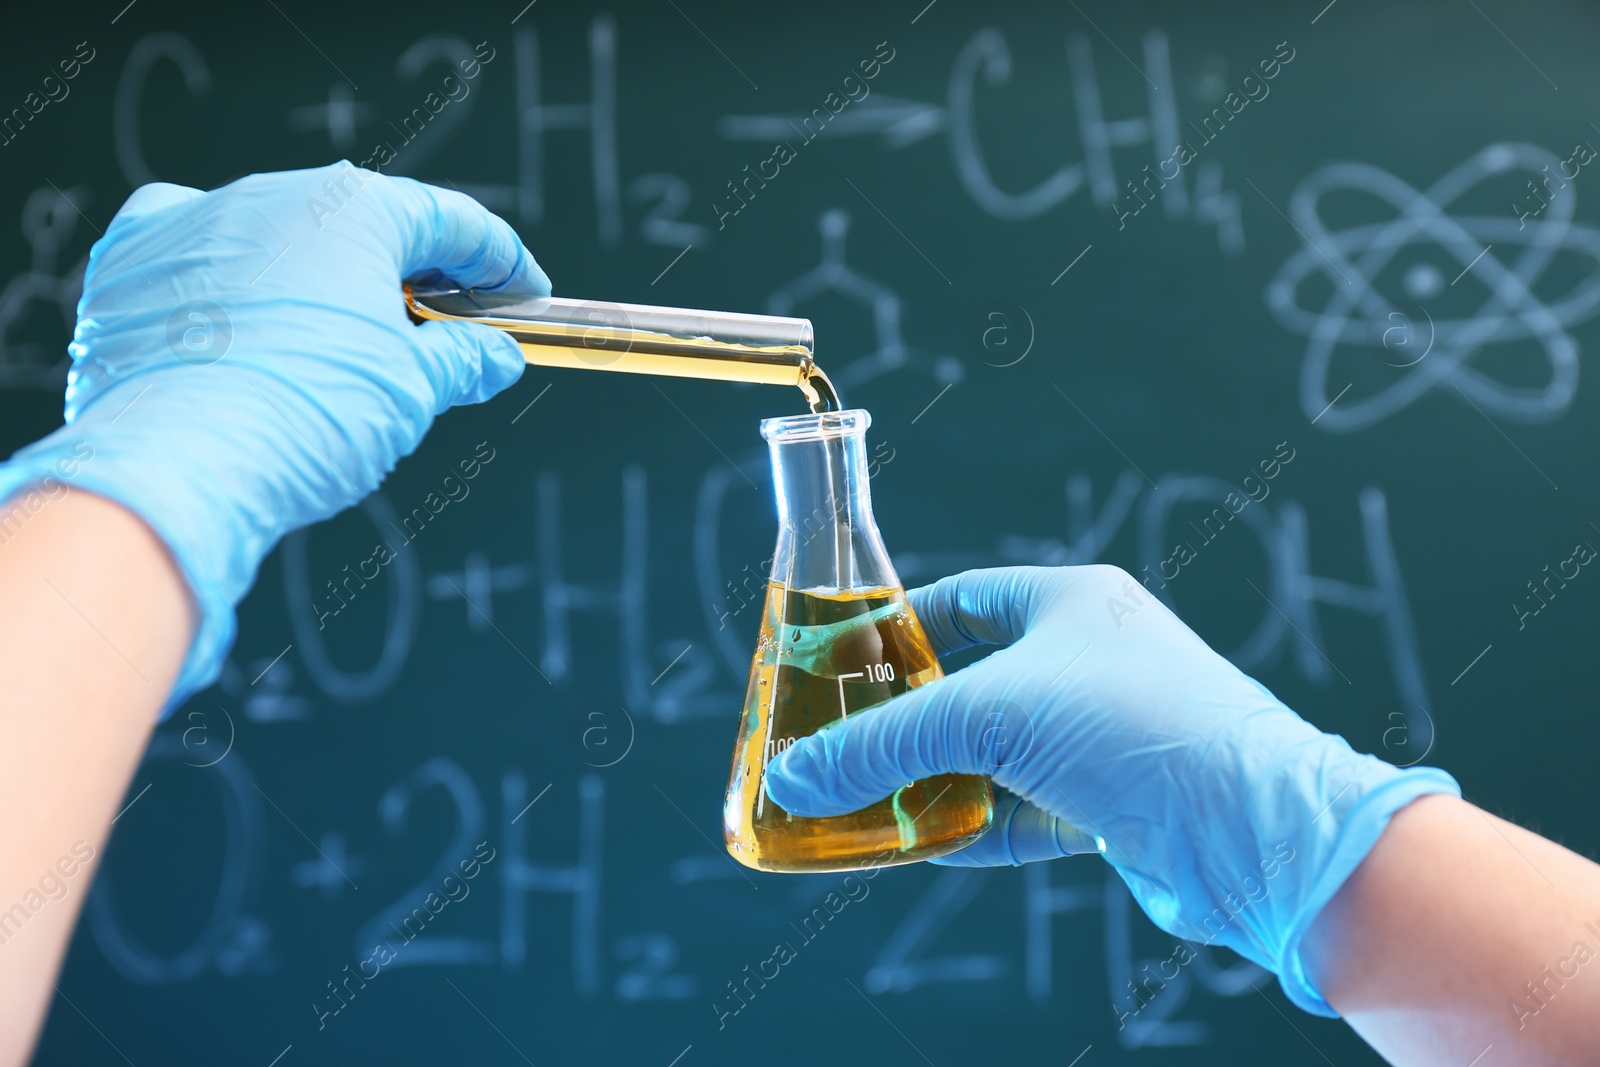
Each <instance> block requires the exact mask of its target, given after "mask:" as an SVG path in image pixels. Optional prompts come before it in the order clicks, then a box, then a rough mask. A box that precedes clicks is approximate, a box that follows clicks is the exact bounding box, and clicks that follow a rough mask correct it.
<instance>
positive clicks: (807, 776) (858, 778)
mask: <svg viewBox="0 0 1600 1067" xmlns="http://www.w3.org/2000/svg"><path fill="white" fill-rule="evenodd" d="M960 690H961V686H960V684H959V680H958V679H954V678H943V679H940V680H938V681H935V682H930V683H929V684H927V685H925V686H921V687H920V688H917V689H913V690H911V691H910V692H909V693H902V694H901V695H900V696H897V697H895V698H894V699H893V700H890V701H888V702H887V703H884V704H882V705H880V706H878V707H876V708H868V709H867V710H865V711H859V712H856V713H855V714H853V715H851V716H850V717H849V718H847V719H845V720H844V721H842V722H839V723H837V724H836V725H833V726H829V727H827V728H825V729H823V730H820V731H818V732H817V733H814V734H811V735H810V736H809V737H803V738H801V739H800V740H798V741H796V742H795V743H794V744H793V745H791V746H789V748H788V749H786V750H785V751H784V752H783V753H781V754H780V755H778V756H777V757H775V758H774V759H773V760H772V762H771V763H769V764H768V765H767V796H768V797H770V798H771V799H772V800H774V801H776V802H777V803H778V805H779V806H780V807H782V808H783V809H784V810H785V811H788V812H789V813H791V814H793V815H799V816H803V817H807V818H816V817H820V816H824V815H840V814H843V813H844V812H847V811H857V810H859V809H861V808H864V807H866V806H867V805H868V804H871V803H873V802H874V801H878V800H882V799H883V798H884V797H886V796H888V795H889V794H890V793H893V792H894V791H895V790H896V789H899V788H900V787H901V786H903V785H906V784H908V783H910V782H913V781H916V780H917V779H919V778H926V777H928V776H929V775H934V774H946V773H966V774H984V773H987V772H988V771H990V770H992V769H993V767H994V765H995V760H994V758H993V756H992V754H991V753H989V752H988V751H987V749H986V746H988V747H992V739H986V738H985V736H984V734H985V724H984V722H983V720H982V717H981V716H976V715H973V714H971V713H970V712H969V711H968V710H967V708H966V705H965V704H964V702H962V701H960V700H958V699H955V698H956V697H957V696H958V694H959V692H960Z"/></svg>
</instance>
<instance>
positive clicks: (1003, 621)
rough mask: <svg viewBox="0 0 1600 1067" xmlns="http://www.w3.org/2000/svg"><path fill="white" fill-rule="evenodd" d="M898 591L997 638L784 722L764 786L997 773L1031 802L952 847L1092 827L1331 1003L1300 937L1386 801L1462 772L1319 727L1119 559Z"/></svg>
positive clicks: (941, 621)
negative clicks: (845, 712) (786, 741)
mask: <svg viewBox="0 0 1600 1067" xmlns="http://www.w3.org/2000/svg"><path fill="white" fill-rule="evenodd" d="M910 598H911V604H912V608H913V610H915V611H916V613H917V616H918V618H920V619H921V621H922V625H923V627H924V628H925V629H926V630H927V632H928V635H929V637H930V639H931V640H932V641H933V644H934V648H935V651H936V652H938V653H939V654H941V655H942V654H945V653H948V652H953V651H956V650H958V649H962V648H966V647H968V646H971V645H977V644H999V645H1007V646H1009V647H1007V648H1004V649H1001V650H1000V651H998V652H995V653H994V654H993V655H991V656H989V657H987V658H985V659H983V660H981V661H979V662H978V663H975V664H973V665H972V666H970V667H967V668H965V669H964V670H960V671H957V672H956V673H954V674H952V675H950V676H949V677H947V678H944V679H942V680H940V681H936V682H932V683H930V684H928V685H926V686H923V687H922V688H920V689H915V690H912V691H911V692H910V693H907V694H905V695H903V696H900V697H897V698H895V699H894V700H892V701H889V702H887V703H885V704H883V705H882V706H880V707H877V708H873V709H870V710H867V711H863V712H860V713H858V714H854V715H851V716H850V718H849V719H848V720H847V721H845V722H842V723H839V724H837V725H835V726H831V727H829V728H827V729H825V730H823V731H821V732H819V733H817V734H813V735H812V736H810V737H807V738H804V739H802V740H800V741H797V742H795V744H794V745H793V746H792V747H790V748H789V749H788V750H787V751H786V752H784V753H783V754H781V755H780V756H778V757H777V758H775V759H774V760H773V761H772V762H771V764H769V765H768V767H767V795H768V796H770V797H771V798H772V799H773V800H774V801H776V802H777V803H778V804H780V805H781V806H782V807H783V808H784V809H786V810H787V811H790V812H792V813H794V814H796V815H801V816H822V815H836V814H840V813H843V812H847V811H854V810H856V809H858V808H861V807H864V806H865V805H867V804H869V803H871V802H873V801H876V800H879V799H881V798H882V797H884V796H887V795H888V794H889V793H891V792H892V791H894V790H895V789H896V788H898V787H899V786H901V785H904V784H905V783H906V782H910V781H914V780H916V779H918V778H926V777H927V776H929V775H932V774H941V773H945V772H951V771H956V772H969V773H983V774H989V775H990V776H991V777H992V778H993V779H994V781H995V782H996V783H997V784H998V785H1001V786H1004V787H1006V788H1007V789H1008V790H1010V791H1012V792H1013V793H1015V794H1017V795H1018V796H1020V797H1021V798H1022V799H1023V800H1024V801H1026V803H1021V804H1020V805H1019V803H1018V802H1017V801H1016V800H1014V799H1007V800H1006V802H1005V804H1004V805H1003V807H1002V811H1001V813H1000V814H999V815H997V818H996V821H995V828H994V829H993V830H991V831H990V832H989V833H988V834H987V835H985V837H983V838H981V839H980V840H979V841H978V842H977V843H975V844H974V845H972V846H971V847H969V848H968V849H966V850H964V851H962V852H959V853H956V854H955V855H954V856H950V857H946V858H945V861H944V862H958V863H959V862H976V863H979V864H998V863H1013V862H1026V861H1028V860H1032V859H1046V858H1053V857H1055V856H1059V855H1064V854H1067V853H1071V852H1075V851H1083V850H1085V849H1086V848H1089V847H1095V846H1094V845H1088V844H1087V843H1086V842H1085V840H1084V837H1085V835H1088V836H1089V837H1091V838H1094V839H1097V841H1096V844H1097V845H1098V851H1100V852H1101V853H1102V854H1103V855H1104V856H1105V858H1106V860H1107V861H1108V862H1110V863H1111V865H1112V866H1113V867H1115V868H1116V870H1117V873H1118V874H1119V875H1121V876H1122V879H1123V881H1125V882H1126V883H1127V885H1128V888H1129V889H1130V890H1131V891H1132V892H1133V895H1134V898H1135V899H1136V900H1137V901H1138V902H1139V906H1140V907H1141V908H1143V909H1144V911H1145V914H1147V915H1149V916H1150V918H1151V920H1152V921H1153V922H1155V924H1156V925H1157V926H1159V927H1161V929H1163V930H1165V931H1167V932H1168V933H1171V934H1174V935H1176V936H1178V937H1181V938H1183V939H1185V940H1188V941H1193V942H1200V943H1210V944H1220V945H1225V946H1227V947H1228V948H1231V949H1233V950H1234V951H1236V952H1238V953H1239V954H1240V955H1242V956H1244V957H1246V958H1248V959H1250V960H1253V961H1255V962H1256V963H1258V964H1260V965H1261V966H1263V967H1266V968H1269V969H1270V970H1272V971H1273V972H1275V973H1276V974H1277V975H1278V976H1279V978H1280V980H1281V982H1282V984H1283V988H1284V992H1285V993H1286V994H1287V995H1288V997H1289V999H1290V1000H1292V1001H1293V1002H1294V1003H1295V1004H1297V1005H1298V1006H1300V1007H1301V1008H1303V1009H1305V1010H1306V1011H1310V1012H1314V1013H1316V1014H1319V1015H1328V1016H1331V1015H1334V1014H1336V1013H1335V1012H1334V1011H1333V1010H1332V1009H1331V1008H1330V1007H1329V1006H1328V1004H1327V1002H1326V1001H1325V1000H1324V999H1323V998H1322V996H1321V994H1319V993H1318V992H1317V990H1316V989H1315V988H1314V987H1313V986H1312V984H1311V983H1310V981H1309V980H1308V979H1307V977H1306V974H1305V971H1304V968H1303V966H1302V964H1301V961H1300V957H1299V945H1300V940H1301V938H1302V936H1303V935H1304V934H1305V932H1306V929H1307V928H1308V927H1309V926H1310V925H1311V922H1312V920H1314V919H1315V918H1316V916H1317V915H1318V913H1319V912H1320V911H1321V910H1322V907H1323V906H1324V905H1325V904H1326V903H1327V902H1328V900H1329V899H1330V898H1331V897H1332V896H1333V894H1334V893H1335V892H1336V891H1337V890H1338V889H1339V887H1340V886H1341V885H1343V884H1344V881H1345V879H1346V878H1348V877H1349V876H1350V874H1351V872H1352V871H1354V870H1355V868H1356V866H1357V865H1358V864H1360V862H1361V860H1362V859H1363V858H1364V857H1365V856H1366V855H1367V853H1368V852H1369V851H1370V850H1371V849H1372V846H1373V845H1374V844H1376V843H1377V840H1378V837H1379V835H1380V834H1382V833H1383V830H1384V827H1385V826H1387V825H1388V821H1389V818H1390V817H1391V816H1392V815H1393V814H1394V813H1395V812H1396V811H1398V810H1400V809H1401V808H1402V807H1404V806H1405V805H1406V804H1408V803H1410V802H1411V801H1412V800H1414V799H1416V798H1417V797H1419V796H1422V795H1424V794H1428V793H1451V794H1455V795H1457V796H1459V795H1460V788H1459V787H1458V786H1457V785H1456V783H1455V780H1454V779H1452V778H1451V777H1450V776H1449V775H1447V774H1445V773H1444V772H1443V771H1438V770H1434V769H1432V768H1416V769H1412V770H1400V769H1398V768H1396V767H1393V766H1391V765H1390V764H1388V763H1385V762H1383V761H1382V760H1378V759H1375V758H1373V757H1371V756H1364V755H1359V754H1357V753H1356V752H1354V751H1352V750H1351V748H1350V746H1349V745H1348V744H1347V743H1345V741H1344V740H1343V739H1342V738H1339V737H1335V736H1333V735H1330V734H1325V733H1322V732H1321V731H1320V730H1318V729H1316V728H1315V727H1314V726H1312V725H1311V724H1309V723H1307V722H1306V721H1305V720H1303V719H1301V718H1300V717H1299V716H1298V715H1296V714H1295V713H1294V712H1293V711H1290V710H1289V709H1288V708H1287V707H1285V706H1284V705H1283V704H1282V703H1280V702H1279V701H1278V700H1277V699H1276V698H1275V697H1273V695H1272V694H1271V693H1270V692H1268V691H1267V690H1266V688H1265V687H1263V686H1262V685H1261V684H1260V683H1258V682H1256V681H1254V680H1252V679H1250V678H1248V677H1246V676H1245V675H1244V674H1243V673H1241V672H1240V671H1239V670H1238V668H1236V667H1234V666H1233V664H1231V663H1229V662H1228V661H1227V660H1225V659H1223V658H1222V657H1221V656H1219V655H1217V654H1216V653H1215V652H1213V651H1212V650H1211V649H1210V648H1208V647H1207V646H1206V644H1205V642H1204V641H1202V640H1200V638H1199V637H1197V636H1196V635H1195V634H1194V632H1193V631H1192V630H1190V629H1189V628H1188V627H1187V626H1185V625H1184V624H1183V623H1182V622H1181V621H1180V620H1179V619H1178V617H1177V616H1175V615H1173V614H1172V612H1171V611H1169V610H1168V609H1167V607H1166V606H1165V605H1164V604H1162V603H1161V602H1160V601H1159V600H1158V599H1156V597H1155V596H1154V595H1153V594H1151V593H1150V592H1149V591H1147V590H1146V589H1144V588H1142V587H1141V586H1140V585H1139V584H1138V583H1137V582H1136V581H1135V580H1134V579H1133V578H1132V577H1130V576H1129V575H1127V574H1126V573H1124V572H1123V571H1121V570H1118V569H1117V568H1115V567H1100V566H1096V567H1063V568H1042V567H1014V568H1005V569H1000V570H990V571H971V572H968V573H966V574H960V575H956V576H954V577H951V578H945V579H943V580H941V581H939V582H937V583H935V584H934V585H932V586H929V587H927V588H924V589H918V590H914V591H912V592H911V594H910ZM935 862H938V861H935Z"/></svg>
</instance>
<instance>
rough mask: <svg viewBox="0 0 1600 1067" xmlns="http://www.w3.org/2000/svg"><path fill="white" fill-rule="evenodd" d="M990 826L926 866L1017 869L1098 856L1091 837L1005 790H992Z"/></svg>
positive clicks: (1092, 836)
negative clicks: (957, 849)
mask: <svg viewBox="0 0 1600 1067" xmlns="http://www.w3.org/2000/svg"><path fill="white" fill-rule="evenodd" d="M994 792H995V795H994V825H992V826H990V827H989V832H988V833H986V834H984V835H983V836H982V837H980V838H978V840H976V841H974V842H973V843H972V844H970V845H968V846H967V847H966V848H964V849H962V850H961V851H960V852H952V853H950V855H948V856H939V857H937V858H936V859H931V860H929V861H928V862H929V863H937V864H940V865H942V866H945V867H1005V866H1011V867H1020V866H1022V865H1023V864H1024V863H1037V862H1038V861H1040V860H1053V859H1060V858H1061V857H1062V856H1076V855H1080V854H1082V853H1085V852H1099V848H1098V847H1097V846H1096V845H1095V840H1094V835H1093V834H1086V833H1084V832H1083V831H1082V830H1080V829H1078V828H1077V827H1076V826H1073V825H1072V824H1071V823H1069V822H1067V821H1066V820H1065V819H1058V818H1057V817H1056V816H1054V815H1052V814H1050V813H1049V812H1048V811H1045V810H1044V809H1042V808H1039V807H1035V806H1034V805H1033V804H1030V803H1028V802H1027V801H1026V800H1023V799H1022V798H1021V797H1019V796H1017V795H1016V794H1015V793H1013V792H1011V791H1010V790H1008V789H1000V788H996V789H995V791H994Z"/></svg>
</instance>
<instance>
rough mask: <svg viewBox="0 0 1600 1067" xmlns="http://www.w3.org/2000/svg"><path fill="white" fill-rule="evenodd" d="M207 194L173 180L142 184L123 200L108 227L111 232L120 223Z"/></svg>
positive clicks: (125, 222)
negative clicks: (177, 183) (173, 182)
mask: <svg viewBox="0 0 1600 1067" xmlns="http://www.w3.org/2000/svg"><path fill="white" fill-rule="evenodd" d="M205 195H206V194H205V193H204V191H202V190H200V189H192V188H190V187H189V186H187V185H173V184H172V183H171V182H150V183H149V184H147V185H141V186H139V188H137V189H135V190H134V191H133V193H132V194H131V195H130V196H129V197H128V199H126V200H124V201H123V202H122V206H121V207H119V208H118V209H117V213H116V214H115V215H113V216H111V225H110V226H107V227H106V229H107V231H108V232H109V231H110V230H111V229H112V227H115V226H116V225H117V224H118V223H121V224H123V225H127V224H128V223H130V222H133V221H135V220H136V219H140V218H143V217H144V216H146V215H150V214H154V213H155V212H157V211H160V210H161V209H163V208H169V207H171V206H172V205H173V204H184V203H188V202H189V201H190V200H194V199H196V198H197V197H202V196H205Z"/></svg>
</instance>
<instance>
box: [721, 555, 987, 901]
mask: <svg viewBox="0 0 1600 1067" xmlns="http://www.w3.org/2000/svg"><path fill="white" fill-rule="evenodd" d="M943 674H944V672H943V670H941V669H940V667H939V661H938V659H937V658H935V656H934V654H933V648H932V647H931V646H930V645H929V643H928V638H927V635H926V634H925V633H924V632H923V629H922V624H921V623H919V622H918V621H917V617H916V615H914V614H913V613H912V611H911V606H910V604H909V603H907V601H906V597H905V593H904V592H903V591H901V590H900V589H899V588H898V587H894V588H882V589H869V590H844V591H825V590H794V589H787V588H785V587H784V586H783V585H782V584H781V583H778V582H772V583H771V584H769V585H768V587H767V599H766V605H765V608H764V610H763V612H762V621H761V634H760V637H759V638H758V639H757V642H756V653H755V659H754V662H753V663H752V664H751V670H750V683H749V686H748V688H747V689H746V692H745V700H744V712H743V714H742V715H741V717H740V720H739V741H738V744H737V745H736V746H735V748H734V752H733V770H732V773H731V775H730V777H729V781H728V794H727V800H726V802H725V804H724V806H723V836H724V838H725V840H726V841H727V845H728V852H729V853H730V854H731V855H732V856H733V858H734V859H736V860H738V861H739V862H740V863H742V864H744V865H745V866H747V867H754V868H756V869H758V870H763V871H790V872H805V871H811V872H815V871H844V870H857V869H859V868H862V867H869V866H880V865H881V866H889V865H893V864H899V863H911V862H914V861H916V860H925V859H931V858H933V857H934V856H943V855H946V854H947V853H951V852H955V851H956V850H958V849H961V848H964V847H966V846H967V845H969V844H971V843H972V842H973V841H975V840H977V839H978V838H979V837H980V836H982V834H983V833H984V831H986V830H987V829H988V828H989V824H990V822H991V821H992V820H993V818H994V805H993V795H992V793H991V792H990V788H989V780H988V779H987V778H985V777H983V776H981V775H973V774H941V775H936V776H934V777H932V778H925V779H922V780H921V781H917V782H912V783H909V784H907V785H904V786H901V787H900V788H899V789H898V790H896V791H895V792H894V793H893V794H892V795H891V796H889V797H886V798H885V799H883V800H880V801H878V802H877V803H875V804H872V805H871V806H869V807H866V808H863V809H862V810H860V811H857V812H852V813H850V814H848V815H837V816H830V817H828V818H825V819H805V818H800V817H798V816H794V815H790V814H789V813H788V812H786V811H784V810H783V809H782V808H780V807H779V806H778V805H777V804H775V803H774V802H773V801H772V800H771V799H770V798H768V797H767V795H766V788H765V787H766V774H765V772H766V766H767V763H768V762H769V761H770V760H771V759H772V758H773V757H774V756H776V755H777V754H778V753H779V752H781V751H783V749H785V748H787V747H789V745H791V744H793V743H794V741H795V739H796V738H800V737H804V736H806V735H807V734H813V733H816V732H817V731H818V730H821V729H824V728H826V727H828V726H831V725H833V724H835V723H838V722H841V721H843V720H844V719H845V718H846V717H847V716H848V715H851V714H853V713H855V712H858V711H861V710H863V709H865V708H869V707H872V706H873V705H875V704H881V703H883V702H884V701H886V700H888V699H889V698H890V697H893V696H897V695H899V694H900V693H904V692H905V691H906V690H908V689H912V688H915V687H916V686H919V685H925V684H927V683H928V682H931V681H933V680H934V679H935V678H939V677H942V676H943Z"/></svg>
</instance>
